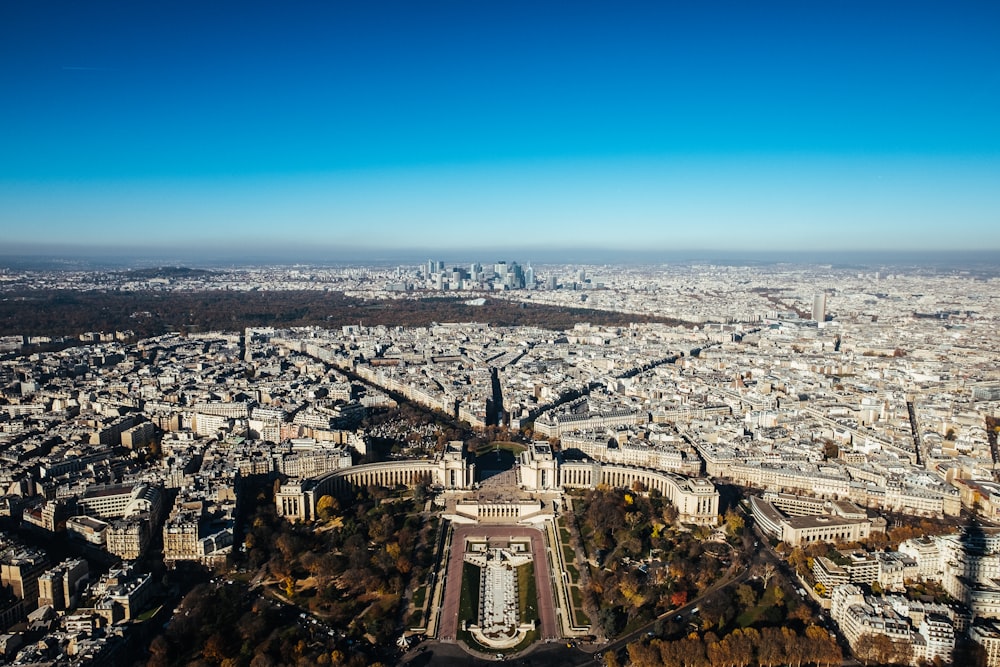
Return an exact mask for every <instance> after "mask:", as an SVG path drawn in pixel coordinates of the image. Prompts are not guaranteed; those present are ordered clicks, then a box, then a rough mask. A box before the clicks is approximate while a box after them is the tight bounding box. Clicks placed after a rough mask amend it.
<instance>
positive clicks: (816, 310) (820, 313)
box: [812, 292, 826, 322]
mask: <svg viewBox="0 0 1000 667" xmlns="http://www.w3.org/2000/svg"><path fill="white" fill-rule="evenodd" d="M812 315H813V317H812V318H813V319H814V320H816V321H817V322H825V321H826V292H823V293H822V294H817V295H816V296H814V297H813V313H812Z"/></svg>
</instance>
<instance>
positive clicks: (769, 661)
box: [628, 625, 843, 667]
mask: <svg viewBox="0 0 1000 667" xmlns="http://www.w3.org/2000/svg"><path fill="white" fill-rule="evenodd" d="M628 656H629V660H630V661H631V663H632V665H634V667H647V666H648V667H654V666H655V667H660V666H666V667H750V666H752V665H759V666H760V667H776V666H777V665H790V666H792V667H802V666H803V665H820V666H822V667H829V665H834V664H840V662H841V660H842V659H843V655H842V653H841V650H840V646H839V645H838V644H837V641H836V639H835V638H834V637H833V636H832V635H831V634H830V633H828V632H827V631H826V630H824V629H823V628H821V627H819V626H816V625H810V626H809V627H807V628H806V629H805V631H804V632H802V633H798V632H795V631H794V630H792V629H790V628H788V627H781V628H774V627H767V628H763V629H761V630H756V629H754V628H746V629H742V630H740V629H737V630H734V631H733V632H731V633H730V634H728V635H726V636H725V637H723V638H721V639H720V638H719V637H717V636H716V635H715V634H713V633H711V632H710V633H707V634H705V635H704V636H698V635H697V634H692V635H689V636H687V637H684V638H682V639H678V640H675V641H663V640H660V639H653V640H652V641H649V642H646V641H642V642H635V643H632V644H629V645H628Z"/></svg>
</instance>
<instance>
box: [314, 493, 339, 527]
mask: <svg viewBox="0 0 1000 667" xmlns="http://www.w3.org/2000/svg"><path fill="white" fill-rule="evenodd" d="M339 511H340V503H339V502H337V499H336V498H334V497H333V496H330V495H323V496H320V499H319V500H318V501H317V502H316V516H318V517H319V518H320V519H322V520H324V521H329V520H330V519H332V518H333V517H335V516H336V515H337V512H339Z"/></svg>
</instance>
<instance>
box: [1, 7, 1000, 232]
mask: <svg viewBox="0 0 1000 667" xmlns="http://www.w3.org/2000/svg"><path fill="white" fill-rule="evenodd" d="M998 35H1000V2H996V1H995V0H984V1H982V2H963V1H961V0H954V1H951V0H950V1H948V2H943V1H940V0H935V1H933V2H922V1H920V0H906V1H904V2H879V1H877V0H864V1H859V2H851V1H844V0H837V1H834V0H829V1H824V0H807V1H803V0H793V1H789V2H769V1H767V0H759V1H754V2H746V1H741V2H722V1H718V0H707V1H705V2H683V3H680V2H677V3H674V2H668V1H666V0H664V1H660V2H648V3H641V2H619V1H616V2H610V1H608V2H590V1H587V0H574V1H573V2H559V3H555V2H542V1H540V0H502V1H493V0H454V1H448V2H443V1H435V0H423V1H414V0H404V1H401V2H388V1H383V0H363V1H356V0H352V1H349V2H348V1H342V2H334V1H323V2H319V1H317V2H296V1H294V0H291V1H289V2H273V1H268V2H254V1H251V0H241V1H240V2H224V1H221V0H219V1H212V2H205V1H204V0H191V1H187V0H172V1H170V2H145V1H138V2H137V1H135V0H128V1H122V2H110V1H104V0H86V1H83V2H81V1H80V0H67V1H51V0H31V1H20V0H17V1H10V2H0V245H2V246H6V248H7V249H8V250H13V251H18V250H21V251H25V250H27V249H29V248H37V247H38V245H39V244H60V247H74V246H88V245H89V246H94V247H99V248H105V249H106V248H114V247H129V248H132V247H138V246H143V245H152V246H158V247H176V248H191V249H195V248H197V249H206V248H208V249H211V248H230V249H232V248H247V249H248V250H252V249H262V248H263V249H267V248H278V247H282V248H292V249H294V248H310V249H313V250H315V249H317V248H330V249H331V250H332V251H336V250H344V249H351V248H362V249H363V248H379V249H386V248H388V249H392V248H411V249H412V248H427V249H435V248H437V249H449V248H452V249H454V248H484V249H488V248H491V247H505V248H510V247H524V248H528V249H530V248H551V247H558V246H562V247H579V248H611V249H630V248H637V249H644V250H656V249H661V248H662V249H677V248H682V249H683V248H697V249H700V248H715V249H720V250H741V249H745V250H750V251H752V250H786V249H787V250H796V249H817V248H823V249H826V248H829V249H873V250H884V249H899V250H924V249H926V250H935V249H957V250H961V249H978V250H983V249H988V250H989V249H993V250H1000V37H998ZM53 247H54V246H53Z"/></svg>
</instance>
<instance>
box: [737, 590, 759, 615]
mask: <svg viewBox="0 0 1000 667" xmlns="http://www.w3.org/2000/svg"><path fill="white" fill-rule="evenodd" d="M736 597H737V598H738V599H739V601H740V605H742V606H743V607H744V608H745V609H749V608H750V607H753V606H754V605H755V604H757V591H755V590H754V589H753V588H752V587H750V586H747V585H746V584H740V585H739V586H738V587H737V588H736Z"/></svg>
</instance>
